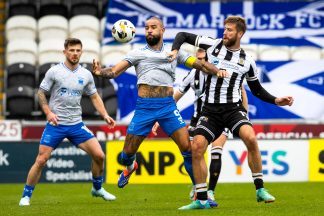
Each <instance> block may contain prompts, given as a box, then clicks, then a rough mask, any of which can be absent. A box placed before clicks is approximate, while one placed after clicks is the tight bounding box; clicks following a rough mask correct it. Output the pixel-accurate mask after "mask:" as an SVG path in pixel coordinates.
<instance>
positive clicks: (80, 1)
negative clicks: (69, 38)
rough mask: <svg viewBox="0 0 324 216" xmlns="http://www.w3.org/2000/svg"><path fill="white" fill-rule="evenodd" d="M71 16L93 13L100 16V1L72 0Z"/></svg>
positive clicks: (92, 14)
mask: <svg viewBox="0 0 324 216" xmlns="http://www.w3.org/2000/svg"><path fill="white" fill-rule="evenodd" d="M70 14H71V17H73V16H76V15H91V16H94V17H99V7H98V1H96V0H71V12H70Z"/></svg>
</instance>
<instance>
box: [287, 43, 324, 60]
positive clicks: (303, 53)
mask: <svg viewBox="0 0 324 216" xmlns="http://www.w3.org/2000/svg"><path fill="white" fill-rule="evenodd" d="M321 51H322V50H321V49H320V48H317V47H310V46H300V47H292V48H291V60H294V61H300V60H319V59H321Z"/></svg>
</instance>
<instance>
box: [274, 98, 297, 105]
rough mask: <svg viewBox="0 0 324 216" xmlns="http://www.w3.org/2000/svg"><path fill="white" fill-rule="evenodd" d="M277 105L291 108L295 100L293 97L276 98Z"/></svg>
mask: <svg viewBox="0 0 324 216" xmlns="http://www.w3.org/2000/svg"><path fill="white" fill-rule="evenodd" d="M275 103H276V104H277V105H278V106H287V105H288V106H291V105H292V104H293V103H294V98H293V97H292V96H285V97H280V98H276V99H275Z"/></svg>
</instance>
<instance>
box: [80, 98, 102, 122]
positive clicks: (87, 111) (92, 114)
mask: <svg viewBox="0 0 324 216" xmlns="http://www.w3.org/2000/svg"><path fill="white" fill-rule="evenodd" d="M81 107H82V117H83V118H87V119H100V118H101V117H100V116H99V113H98V112H97V110H96V109H95V108H94V106H93V104H92V102H91V99H90V97H89V96H87V95H83V96H82V99H81Z"/></svg>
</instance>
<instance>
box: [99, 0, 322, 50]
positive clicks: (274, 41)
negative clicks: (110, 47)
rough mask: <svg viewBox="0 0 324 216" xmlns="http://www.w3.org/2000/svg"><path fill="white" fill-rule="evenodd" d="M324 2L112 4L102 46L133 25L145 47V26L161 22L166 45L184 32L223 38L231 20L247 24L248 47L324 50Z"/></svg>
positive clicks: (133, 0)
mask: <svg viewBox="0 0 324 216" xmlns="http://www.w3.org/2000/svg"><path fill="white" fill-rule="evenodd" d="M323 7H324V1H323V0H321V1H313V2H302V1H300V2H252V1H243V2H227V3H221V2H220V1H211V2H208V3H207V2H206V3H175V2H158V1H154V0H128V1H124V0H110V3H109V7H108V9H107V19H106V20H107V22H106V28H105V33H104V40H103V44H110V43H114V42H113V38H112V36H111V27H112V25H113V24H114V23H115V22H116V21H117V20H119V19H128V20H130V21H131V22H132V23H133V24H134V25H135V27H136V38H135V40H133V41H132V42H133V43H134V42H142V43H143V42H145V35H144V25H145V20H146V19H147V18H149V17H151V16H158V17H160V18H161V19H162V21H163V22H164V24H165V27H166V32H165V35H164V39H165V41H172V40H173V39H174V37H175V35H176V33H177V32H179V31H188V32H191V33H194V34H203V35H208V36H211V37H222V34H223V29H224V24H223V23H224V20H225V19H226V17H227V16H229V15H240V16H243V17H244V18H245V19H246V22H247V28H248V30H247V32H246V34H245V35H244V37H243V39H242V42H243V43H256V44H270V45H290V46H302V45H312V46H317V47H322V48H323V47H324V11H323Z"/></svg>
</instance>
